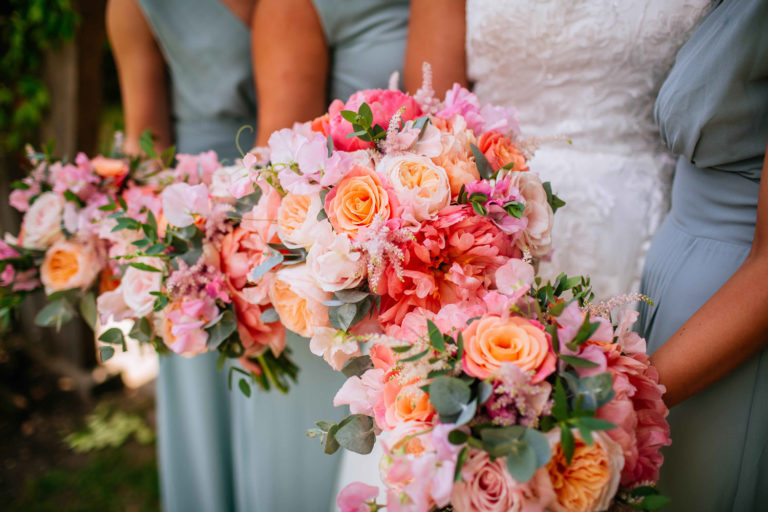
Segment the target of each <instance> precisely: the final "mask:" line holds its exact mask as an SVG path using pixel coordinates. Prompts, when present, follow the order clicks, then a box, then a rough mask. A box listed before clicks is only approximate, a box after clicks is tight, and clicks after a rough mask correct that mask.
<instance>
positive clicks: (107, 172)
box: [91, 155, 128, 181]
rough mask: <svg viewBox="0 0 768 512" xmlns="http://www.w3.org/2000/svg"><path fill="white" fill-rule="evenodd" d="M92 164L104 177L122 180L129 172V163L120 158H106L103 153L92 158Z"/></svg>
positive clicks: (97, 172)
mask: <svg viewBox="0 0 768 512" xmlns="http://www.w3.org/2000/svg"><path fill="white" fill-rule="evenodd" d="M91 165H92V166H93V170H94V171H96V174H98V175H99V176H101V177H102V178H113V179H115V180H116V181H117V180H121V179H122V178H123V177H125V175H126V174H128V164H127V163H126V162H125V160H121V159H119V158H106V157H103V156H101V155H99V156H97V157H95V158H92V159H91Z"/></svg>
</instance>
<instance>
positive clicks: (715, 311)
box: [651, 257, 768, 407]
mask: <svg viewBox="0 0 768 512" xmlns="http://www.w3.org/2000/svg"><path fill="white" fill-rule="evenodd" d="M766 282H768V258H765V257H754V258H752V257H751V258H750V259H748V260H747V261H745V262H744V264H743V265H742V266H741V267H740V268H739V270H738V271H737V272H736V273H735V274H734V275H733V276H732V277H731V278H730V279H729V280H728V281H727V282H726V283H725V285H723V287H722V288H720V289H719V290H718V291H717V292H716V293H715V295H713V296H712V298H710V299H709V300H708V301H707V302H706V303H705V304H704V305H703V306H702V307H701V308H700V309H699V310H698V311H697V312H696V313H695V314H694V315H693V316H692V317H691V318H690V319H688V321H687V322H685V324H683V326H682V327H680V329H679V330H678V331H677V332H676V333H675V334H674V335H673V336H672V337H671V338H670V339H669V340H668V341H667V342H666V343H665V344H664V345H663V346H662V347H661V348H660V349H659V350H658V351H656V353H654V354H653V356H652V357H651V361H652V362H653V364H654V365H655V366H656V368H657V369H658V370H659V376H660V380H661V383H662V384H664V385H665V386H666V388H667V392H666V394H665V395H664V401H665V402H666V403H667V405H668V406H670V407H671V406H673V405H675V404H678V403H680V402H682V401H683V400H685V399H686V398H689V397H690V396H692V395H694V394H696V393H698V392H699V391H701V390H703V389H705V388H706V387H708V386H709V385H711V384H713V383H715V382H717V381H718V380H720V379H721V378H723V377H725V376H726V375H728V374H729V373H730V372H732V371H733V370H734V369H736V368H737V367H738V366H739V365H741V364H742V363H744V362H745V361H746V360H747V359H749V358H750V357H752V356H753V355H755V354H756V353H757V352H759V351H760V350H762V349H763V348H764V347H765V346H766V345H767V344H768V287H766V286H764V283H766Z"/></svg>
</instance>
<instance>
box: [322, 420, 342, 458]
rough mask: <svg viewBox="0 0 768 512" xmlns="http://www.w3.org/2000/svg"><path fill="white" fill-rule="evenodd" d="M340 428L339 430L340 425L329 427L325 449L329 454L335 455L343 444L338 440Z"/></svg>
mask: <svg viewBox="0 0 768 512" xmlns="http://www.w3.org/2000/svg"><path fill="white" fill-rule="evenodd" d="M338 430H339V426H338V425H332V426H331V427H330V428H329V429H328V434H327V435H326V436H325V449H324V450H323V451H324V452H325V453H327V454H328V455H333V454H334V453H336V452H337V451H338V450H339V448H340V447H341V445H339V442H338V441H337V440H336V432H337V431H338Z"/></svg>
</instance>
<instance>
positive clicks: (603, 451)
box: [545, 429, 624, 512]
mask: <svg viewBox="0 0 768 512" xmlns="http://www.w3.org/2000/svg"><path fill="white" fill-rule="evenodd" d="M545 435H546V436H547V439H549V444H550V446H551V447H552V458H551V459H550V461H549V462H548V463H547V465H546V469H547V472H548V473H549V478H550V480H551V482H552V487H553V489H554V491H555V495H556V497H557V499H556V501H554V502H553V503H552V504H550V507H551V509H552V510H553V511H554V512H592V511H603V510H608V507H609V506H610V504H611V501H612V500H613V497H614V496H615V495H616V491H617V489H618V488H619V479H620V477H621V469H622V468H623V467H624V456H623V455H622V452H621V446H619V444H618V443H616V442H615V441H613V440H612V439H611V438H610V437H608V435H606V434H605V433H604V432H593V433H592V439H593V441H594V443H592V446H588V445H587V443H585V442H584V441H583V440H582V439H581V435H580V434H579V432H578V431H576V430H574V431H573V435H574V438H575V448H574V451H573V458H572V459H571V463H570V465H569V464H568V463H567V462H566V460H565V454H564V453H563V448H562V446H560V429H554V430H550V431H549V432H548V433H547V434H545Z"/></svg>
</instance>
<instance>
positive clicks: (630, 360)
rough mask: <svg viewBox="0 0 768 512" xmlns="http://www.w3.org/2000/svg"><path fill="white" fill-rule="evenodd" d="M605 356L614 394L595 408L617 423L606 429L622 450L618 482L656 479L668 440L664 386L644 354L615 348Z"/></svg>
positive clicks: (603, 415) (667, 411)
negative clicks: (611, 377)
mask: <svg viewBox="0 0 768 512" xmlns="http://www.w3.org/2000/svg"><path fill="white" fill-rule="evenodd" d="M606 357H607V360H608V363H607V366H608V371H609V372H610V373H611V374H612V375H613V389H614V391H615V393H616V396H615V397H614V399H613V400H611V401H610V402H608V403H607V404H605V405H604V406H602V407H601V408H600V409H598V410H597V417H598V418H602V419H604V420H607V421H610V422H611V423H614V424H615V425H617V426H618V428H615V429H612V430H609V431H607V432H606V433H607V435H608V436H609V437H610V438H611V439H613V440H614V441H616V442H617V443H618V444H619V445H620V446H621V449H622V452H623V454H624V461H625V462H624V468H623V470H622V472H621V484H622V485H623V486H631V485H632V484H635V483H638V482H644V481H653V482H655V481H657V480H658V478H659V468H660V467H661V465H662V463H663V462H664V456H663V455H662V453H661V448H662V447H663V446H669V445H670V444H671V440H670V431H669V424H667V421H666V417H667V414H668V413H669V410H668V409H667V407H666V405H664V401H663V400H662V396H663V395H664V392H665V391H666V390H665V388H664V386H662V385H661V384H659V374H658V371H657V370H656V368H655V367H653V366H652V365H651V364H650V361H649V360H648V356H646V355H645V354H632V355H621V354H620V353H619V352H618V351H615V350H614V351H608V352H606Z"/></svg>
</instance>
